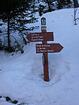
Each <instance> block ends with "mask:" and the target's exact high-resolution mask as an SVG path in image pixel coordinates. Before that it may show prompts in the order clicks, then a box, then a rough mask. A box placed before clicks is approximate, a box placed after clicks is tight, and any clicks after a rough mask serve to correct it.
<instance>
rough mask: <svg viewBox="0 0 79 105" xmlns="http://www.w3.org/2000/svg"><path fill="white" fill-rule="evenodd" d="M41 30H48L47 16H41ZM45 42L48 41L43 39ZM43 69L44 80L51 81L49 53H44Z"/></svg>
mask: <svg viewBox="0 0 79 105" xmlns="http://www.w3.org/2000/svg"><path fill="white" fill-rule="evenodd" d="M41 31H42V32H46V18H44V17H43V18H41ZM42 43H43V44H47V41H42ZM43 69H44V81H49V70H48V53H43Z"/></svg>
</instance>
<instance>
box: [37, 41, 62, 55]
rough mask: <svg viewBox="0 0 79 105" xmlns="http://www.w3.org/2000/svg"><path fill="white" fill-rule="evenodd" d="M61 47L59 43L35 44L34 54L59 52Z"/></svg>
mask: <svg viewBox="0 0 79 105" xmlns="http://www.w3.org/2000/svg"><path fill="white" fill-rule="evenodd" d="M62 49H63V46H62V45H61V44H59V43H53V44H36V53H56V52H60V51H61V50H62Z"/></svg>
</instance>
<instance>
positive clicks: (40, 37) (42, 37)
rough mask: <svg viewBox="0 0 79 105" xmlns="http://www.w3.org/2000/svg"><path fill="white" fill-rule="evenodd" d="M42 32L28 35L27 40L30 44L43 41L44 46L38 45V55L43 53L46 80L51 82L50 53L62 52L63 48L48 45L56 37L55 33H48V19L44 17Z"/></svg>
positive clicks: (57, 44) (58, 45)
mask: <svg viewBox="0 0 79 105" xmlns="http://www.w3.org/2000/svg"><path fill="white" fill-rule="evenodd" d="M41 31H42V32H36V33H30V34H28V35H27V39H28V40H29V41H30V42H37V41H42V44H36V53H43V69H44V80H45V81H49V70H48V53H56V52H60V51H61V50H62V49H63V46H62V45H61V44H59V43H50V44H48V43H47V41H54V35H53V32H46V18H44V17H43V18H41Z"/></svg>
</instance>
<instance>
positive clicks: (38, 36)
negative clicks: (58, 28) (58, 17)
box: [27, 32, 54, 42]
mask: <svg viewBox="0 0 79 105" xmlns="http://www.w3.org/2000/svg"><path fill="white" fill-rule="evenodd" d="M27 39H28V40H29V41H30V42H37V41H53V40H54V36H53V32H39V33H30V34H28V35H27Z"/></svg>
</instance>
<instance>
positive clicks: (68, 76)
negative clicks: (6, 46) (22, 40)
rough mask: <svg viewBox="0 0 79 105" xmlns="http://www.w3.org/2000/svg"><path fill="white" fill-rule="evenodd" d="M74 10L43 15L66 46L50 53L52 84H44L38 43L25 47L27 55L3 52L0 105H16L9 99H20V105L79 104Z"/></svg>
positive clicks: (78, 52)
mask: <svg viewBox="0 0 79 105" xmlns="http://www.w3.org/2000/svg"><path fill="white" fill-rule="evenodd" d="M73 11H74V10H73V9H63V10H59V11H54V12H50V13H47V14H44V15H43V16H44V17H46V21H47V31H50V32H54V42H57V43H60V44H62V45H63V46H64V49H63V50H62V51H61V52H60V53H54V54H49V71H50V81H49V82H44V81H43V67H42V54H36V49H35V44H36V43H33V42H32V43H29V44H28V45H27V46H25V48H24V49H25V52H24V54H20V53H17V54H14V55H13V56H12V55H11V54H7V53H3V52H0V58H1V59H0V96H2V98H0V105H14V104H12V103H10V102H7V101H6V100H5V98H4V97H5V96H9V97H10V98H11V99H12V100H14V99H16V100H18V103H17V104H16V105H79V92H78V91H79V71H78V69H79V60H78V59H79V46H78V42H79V23H78V25H74V21H73ZM40 19H41V18H40V17H39V23H38V24H39V25H40ZM40 29H41V26H40ZM40 29H39V30H35V31H41V30H40ZM37 43H38V42H37ZM20 103H22V104H20Z"/></svg>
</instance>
